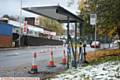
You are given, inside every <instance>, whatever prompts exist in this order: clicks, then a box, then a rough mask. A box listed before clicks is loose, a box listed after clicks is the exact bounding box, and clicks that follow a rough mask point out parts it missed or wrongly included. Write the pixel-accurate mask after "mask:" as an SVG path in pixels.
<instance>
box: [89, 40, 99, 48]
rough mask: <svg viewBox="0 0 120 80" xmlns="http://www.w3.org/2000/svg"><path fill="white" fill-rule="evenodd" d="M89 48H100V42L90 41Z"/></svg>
mask: <svg viewBox="0 0 120 80" xmlns="http://www.w3.org/2000/svg"><path fill="white" fill-rule="evenodd" d="M90 46H91V48H100V42H99V41H92V42H91V44H90Z"/></svg>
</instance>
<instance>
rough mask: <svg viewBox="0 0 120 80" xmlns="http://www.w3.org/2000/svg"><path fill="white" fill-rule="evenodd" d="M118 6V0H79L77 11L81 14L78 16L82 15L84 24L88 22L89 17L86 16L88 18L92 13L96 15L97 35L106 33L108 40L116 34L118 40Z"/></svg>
mask: <svg viewBox="0 0 120 80" xmlns="http://www.w3.org/2000/svg"><path fill="white" fill-rule="evenodd" d="M119 4H120V0H114V1H113V0H81V3H79V10H80V12H81V13H80V14H82V15H83V19H84V18H85V19H84V20H85V22H87V20H89V17H86V16H89V15H90V13H93V12H94V13H96V14H97V19H98V21H97V22H98V23H97V29H98V31H99V32H98V34H104V32H106V33H107V35H108V36H109V38H112V37H113V36H114V35H116V34H118V35H119V38H120V15H119V14H120V10H119V9H120V5H119ZM85 24H87V23H85ZM84 27H85V26H84ZM102 30H103V31H102ZM116 32H117V33H116ZM101 36H104V35H101Z"/></svg>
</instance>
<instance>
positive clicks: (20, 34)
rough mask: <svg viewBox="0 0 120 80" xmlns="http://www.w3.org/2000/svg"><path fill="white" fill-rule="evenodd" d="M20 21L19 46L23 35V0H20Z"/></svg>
mask: <svg viewBox="0 0 120 80" xmlns="http://www.w3.org/2000/svg"><path fill="white" fill-rule="evenodd" d="M19 21H20V22H19V23H20V33H19V47H20V46H21V36H22V30H21V27H22V0H20V18H19Z"/></svg>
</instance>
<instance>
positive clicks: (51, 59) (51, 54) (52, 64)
mask: <svg viewBox="0 0 120 80" xmlns="http://www.w3.org/2000/svg"><path fill="white" fill-rule="evenodd" d="M55 66H56V65H55V63H54V59H53V51H51V53H50V61H49V62H48V67H55Z"/></svg>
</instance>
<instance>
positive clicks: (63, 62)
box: [62, 50, 67, 65]
mask: <svg viewBox="0 0 120 80" xmlns="http://www.w3.org/2000/svg"><path fill="white" fill-rule="evenodd" d="M66 63H67V59H66V55H65V50H64V51H63V58H62V64H64V65H65V64H66Z"/></svg>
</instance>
